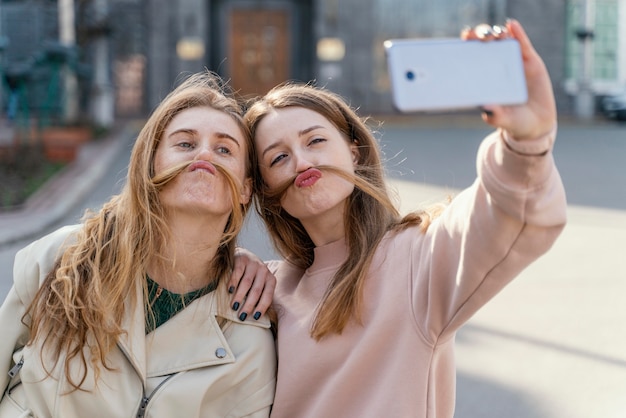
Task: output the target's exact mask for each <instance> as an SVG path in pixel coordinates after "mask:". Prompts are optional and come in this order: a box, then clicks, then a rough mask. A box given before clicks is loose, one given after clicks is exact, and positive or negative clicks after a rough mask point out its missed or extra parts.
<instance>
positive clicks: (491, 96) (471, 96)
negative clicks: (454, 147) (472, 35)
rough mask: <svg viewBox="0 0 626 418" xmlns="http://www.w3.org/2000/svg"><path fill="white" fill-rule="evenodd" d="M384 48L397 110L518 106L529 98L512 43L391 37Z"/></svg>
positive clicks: (505, 41) (522, 69)
mask: <svg viewBox="0 0 626 418" xmlns="http://www.w3.org/2000/svg"><path fill="white" fill-rule="evenodd" d="M384 46H385V53H386V56H387V65H388V69H389V77H390V81H391V93H392V100H393V104H394V106H395V107H396V108H397V109H398V110H399V111H401V112H414V111H444V110H458V109H468V108H475V107H480V106H485V105H516V104H522V103H525V102H526V101H527V100H528V91H527V89H526V78H525V77H524V66H523V63H522V56H521V51H520V46H519V43H518V42H517V40H515V39H502V40H498V41H490V42H483V41H477V40H469V41H464V40H461V39H458V38H450V39H448V38H438V39H391V40H388V41H385V44H384Z"/></svg>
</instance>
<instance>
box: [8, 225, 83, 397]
mask: <svg viewBox="0 0 626 418" xmlns="http://www.w3.org/2000/svg"><path fill="white" fill-rule="evenodd" d="M74 229H76V226H71V227H64V228H61V229H59V230H57V231H55V232H53V233H52V234H50V235H48V236H46V237H44V238H41V239H39V240H37V241H35V242H33V243H31V244H29V245H28V246H27V247H25V248H23V249H21V250H19V251H18V252H17V254H16V255H15V261H14V264H13V286H12V287H11V290H10V291H9V293H8V294H7V297H6V299H5V300H4V302H3V303H2V306H0V330H2V338H0V362H1V365H0V390H2V392H3V393H4V390H5V389H6V387H7V385H8V384H9V380H10V379H9V375H8V372H9V370H10V369H11V368H12V367H13V366H14V364H15V362H14V359H13V354H14V352H16V351H17V350H19V349H20V348H22V347H23V346H24V345H25V344H26V343H27V342H28V339H29V336H30V332H29V327H28V326H27V325H25V324H24V323H23V322H22V318H23V317H24V314H25V313H26V311H27V310H28V307H29V306H30V303H31V302H32V301H33V299H34V298H35V294H36V293H37V291H38V290H39V286H40V285H41V283H42V282H43V280H44V279H45V277H46V275H47V274H48V272H49V271H50V270H51V269H52V267H53V266H54V262H55V260H56V258H57V256H58V253H59V248H60V247H61V244H62V243H63V242H64V241H65V239H66V238H67V236H68V235H69V233H70V232H71V231H73V230H74Z"/></svg>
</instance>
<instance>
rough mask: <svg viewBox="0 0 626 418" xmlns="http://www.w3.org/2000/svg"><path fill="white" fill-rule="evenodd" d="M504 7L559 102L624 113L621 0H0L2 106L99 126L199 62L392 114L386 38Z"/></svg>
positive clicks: (16, 113)
mask: <svg viewBox="0 0 626 418" xmlns="http://www.w3.org/2000/svg"><path fill="white" fill-rule="evenodd" d="M507 17H514V18H516V19H518V20H520V21H521V22H522V24H523V25H524V26H525V28H526V29H527V31H528V32H529V35H530V37H531V39H532V41H533V43H534V44H535V46H536V48H537V50H538V51H539V53H540V54H541V55H542V57H543V58H544V60H545V62H546V64H547V66H548V69H549V71H550V74H551V77H552V79H553V84H554V88H555V93H556V97H557V103H558V107H559V114H560V115H569V116H572V117H575V118H578V119H582V120H590V119H593V118H595V117H599V116H601V117H603V116H608V117H611V118H613V117H615V118H617V117H624V118H626V105H625V106H624V107H625V108H624V109H622V108H620V107H619V106H620V105H619V101H618V103H617V105H615V104H613V102H611V109H608V110H607V109H605V106H604V105H603V100H604V98H605V97H606V96H614V95H617V96H619V94H620V93H622V92H626V1H625V0H526V1H523V2H522V1H519V0H518V1H514V0H447V1H439V2H435V1H429V0H181V1H170V0H59V1H53V0H13V1H11V0H2V1H0V71H2V81H3V83H2V84H1V87H2V94H1V95H0V99H1V100H2V103H1V106H2V108H3V109H4V110H5V114H6V116H7V117H8V118H9V119H10V120H12V121H14V122H15V125H16V126H17V128H19V129H21V130H23V131H24V132H23V135H28V134H32V130H33V129H35V128H34V127H33V126H32V125H33V124H35V125H36V127H38V128H42V127H44V126H47V125H52V124H55V123H56V124H60V123H63V124H66V125H67V124H71V123H74V124H76V123H78V122H82V123H89V124H91V125H92V126H97V127H104V128H106V127H109V126H110V125H111V124H113V122H114V120H115V119H116V118H128V117H136V116H142V115H145V114H146V113H147V112H149V110H151V109H152V108H154V107H155V106H156V104H157V103H158V102H159V101H160V100H161V99H162V98H163V97H164V95H165V94H166V93H167V92H168V91H170V90H171V88H172V87H173V85H174V84H175V82H176V80H177V78H178V77H179V76H180V75H181V73H184V72H196V71H199V70H202V69H203V68H205V67H206V68H208V69H210V70H213V71H215V72H217V73H219V74H220V75H222V76H223V77H225V78H226V79H229V80H231V83H232V87H233V88H234V89H235V90H237V91H239V92H240V93H241V94H242V95H244V96H248V95H257V94H262V93H264V92H266V91H267V90H268V89H269V88H270V87H272V86H274V85H276V84H278V83H279V82H282V81H285V80H304V81H310V80H316V82H317V83H318V84H320V85H325V86H327V87H329V88H330V89H332V90H334V91H336V92H338V93H340V94H342V95H343V96H344V97H346V98H348V99H349V100H350V101H351V102H353V103H356V104H358V106H359V107H360V109H361V111H362V112H363V113H368V114H393V113H394V112H395V111H394V109H393V107H392V104H391V97H390V86H389V80H388V77H387V68H386V62H385V56H384V50H383V41H384V40H385V39H389V38H406V37H416V38H428V37H456V36H458V34H459V32H460V30H461V29H462V28H463V27H464V26H466V25H469V26H472V25H476V24H478V23H483V22H487V23H492V24H499V23H503V22H504V21H505V20H506V18H507ZM29 129H30V131H29Z"/></svg>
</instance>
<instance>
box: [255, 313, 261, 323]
mask: <svg viewBox="0 0 626 418" xmlns="http://www.w3.org/2000/svg"><path fill="white" fill-rule="evenodd" d="M260 317H261V312H259V311H257V312H255V313H254V319H256V320H257V321H258V320H259V318H260Z"/></svg>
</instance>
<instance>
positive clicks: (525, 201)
mask: <svg viewBox="0 0 626 418" xmlns="http://www.w3.org/2000/svg"><path fill="white" fill-rule="evenodd" d="M507 29H508V31H507V32H508V35H504V36H512V37H514V38H516V39H517V40H518V41H519V42H520V45H521V48H522V56H523V61H524V66H525V74H526V81H527V87H528V94H529V100H528V102H527V103H526V104H524V105H520V106H511V107H497V106H494V107H491V108H489V109H486V112H485V113H484V114H483V118H484V119H485V121H486V122H487V123H489V124H490V125H492V126H494V127H496V128H497V129H496V131H495V132H494V133H493V134H491V135H489V136H488V137H487V138H485V140H484V141H483V143H482V145H481V147H480V149H479V152H478V156H477V170H478V173H477V174H478V176H477V179H476V181H475V182H474V184H473V185H472V186H471V187H469V188H468V189H466V190H464V191H463V192H461V193H460V194H459V195H458V196H456V197H455V198H454V199H453V200H452V201H451V202H450V203H449V204H447V205H445V206H442V207H439V208H434V209H433V210H425V211H421V212H415V213H412V214H410V215H408V216H405V217H401V216H400V215H399V213H398V211H397V210H396V208H395V207H394V205H393V203H392V199H391V198H390V196H389V193H388V191H387V189H386V185H385V178H384V174H383V164H382V162H381V158H380V150H379V148H378V146H377V143H376V140H375V138H374V136H373V135H372V133H371V132H370V130H368V128H367V127H366V125H365V124H364V122H363V120H362V119H360V118H359V117H358V116H357V115H356V113H355V112H354V111H353V110H352V109H351V108H350V107H349V106H348V105H347V104H346V103H345V102H344V101H343V100H342V99H341V98H340V97H338V96H337V95H335V94H333V93H331V92H329V91H325V90H323V89H318V88H314V87H311V86H304V85H296V84H289V85H284V86H279V87H277V88H275V89H274V90H273V91H271V92H270V93H268V94H267V95H266V96H265V97H263V98H262V99H260V100H259V101H257V102H256V103H254V104H253V105H252V106H251V107H250V109H249V110H248V112H247V115H246V120H247V122H248V124H249V126H250V127H251V129H252V131H253V133H254V137H255V147H256V152H257V160H258V163H259V164H258V167H257V170H258V171H257V173H256V175H254V176H253V179H254V181H255V182H256V185H255V187H256V189H257V192H258V194H257V204H258V206H257V207H258V208H259V213H260V215H261V216H262V218H263V219H264V221H265V223H266V225H267V227H268V228H269V231H270V234H271V236H272V238H273V241H274V243H275V245H276V247H277V249H278V251H279V252H280V253H281V255H282V256H283V257H284V260H285V261H279V262H271V263H270V269H271V270H272V271H273V272H274V273H275V275H276V279H277V283H278V284H277V288H276V292H275V305H276V308H277V311H278V344H277V347H278V356H279V366H278V385H277V389H276V397H275V401H274V406H273V411H272V416H273V417H275V418H299V417H307V418H322V417H323V418H336V417H342V418H343V417H349V418H352V417H354V418H357V417H358V418H364V417H372V418H374V417H376V418H380V417H394V418H395V417H430V418H446V417H452V416H453V413H454V403H455V365H454V352H453V351H454V336H455V333H456V332H457V330H458V329H459V328H460V327H461V326H462V325H463V324H464V323H465V322H466V321H467V320H468V319H469V318H470V317H471V316H472V315H473V314H474V313H475V312H476V311H477V310H478V309H479V308H480V307H482V306H483V305H484V304H485V303H486V302H487V301H488V300H490V299H491V298H492V297H493V296H494V295H496V294H497V293H498V292H499V291H500V290H501V289H502V288H503V287H504V286H505V285H506V284H507V283H509V282H510V281H511V280H512V279H513V278H514V277H515V276H517V275H518V273H520V272H521V271H522V270H523V269H524V268H525V267H526V266H528V265H529V264H530V263H531V262H532V261H534V260H535V259H537V258H538V257H539V256H541V255H542V254H544V253H545V252H546V251H547V250H548V249H549V248H550V247H551V246H552V244H553V243H554V241H555V239H556V238H557V236H558V235H559V233H560V232H561V230H562V229H563V226H564V224H565V221H566V215H565V214H566V201H565V193H564V190H563V186H562V183H561V180H560V177H559V174H558V172H557V170H556V168H555V165H554V161H553V158H552V147H553V143H554V139H555V134H556V108H555V103H554V97H553V93H552V87H551V84H550V78H549V76H548V73H547V70H546V68H545V66H544V63H543V61H542V60H541V58H540V57H539V55H538V54H537V53H536V51H535V50H534V49H533V47H532V45H531V43H530V41H529V39H528V37H527V35H526V34H525V32H524V30H523V28H522V27H521V25H520V24H519V23H518V22H516V21H509V22H507ZM496 36H499V35H498V34H497V35H496ZM463 37H464V38H466V39H467V38H474V37H480V34H477V33H476V32H475V31H466V32H465V33H464V34H463ZM486 65H488V63H486Z"/></svg>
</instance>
